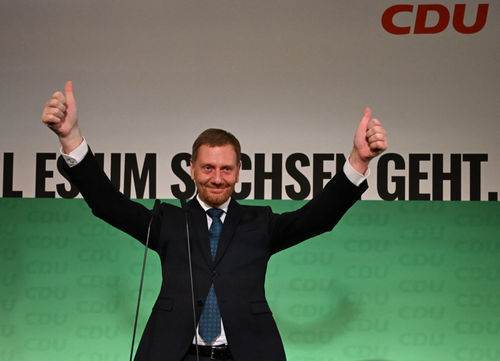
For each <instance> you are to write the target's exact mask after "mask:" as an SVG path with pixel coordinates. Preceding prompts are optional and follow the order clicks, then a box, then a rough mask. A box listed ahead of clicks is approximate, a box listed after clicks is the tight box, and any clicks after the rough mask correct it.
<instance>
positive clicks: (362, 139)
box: [349, 108, 387, 174]
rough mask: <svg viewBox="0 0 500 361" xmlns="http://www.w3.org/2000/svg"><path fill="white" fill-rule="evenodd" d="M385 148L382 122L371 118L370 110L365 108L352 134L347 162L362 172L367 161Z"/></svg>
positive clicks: (385, 137)
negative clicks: (350, 150) (351, 143)
mask: <svg viewBox="0 0 500 361" xmlns="http://www.w3.org/2000/svg"><path fill="white" fill-rule="evenodd" d="M386 149H387V135H386V131H385V129H384V127H382V124H381V123H380V122H379V121H378V120H377V119H374V118H372V111H371V109H370V108H366V109H365V112H364V114H363V117H362V119H361V122H360V123H359V125H358V128H357V130H356V134H355V135H354V146H353V149H352V152H351V155H350V156H349V163H351V165H352V166H353V168H354V169H356V170H357V171H358V172H359V173H362V174H364V173H365V172H366V170H367V169H368V163H370V160H372V159H373V158H375V157H376V156H377V155H379V154H380V153H382V152H383V151H385V150H386Z"/></svg>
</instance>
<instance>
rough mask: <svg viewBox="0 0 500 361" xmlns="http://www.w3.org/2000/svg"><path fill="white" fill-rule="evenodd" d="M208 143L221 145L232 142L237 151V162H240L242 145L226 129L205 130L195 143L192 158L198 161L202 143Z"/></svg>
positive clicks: (214, 145)
mask: <svg viewBox="0 0 500 361" xmlns="http://www.w3.org/2000/svg"><path fill="white" fill-rule="evenodd" d="M204 144H206V145H208V146H210V147H221V146H223V145H227V144H230V145H232V146H233V148H234V151H235V152H236V164H239V163H240V160H241V145H240V142H239V141H238V139H237V138H236V137H235V136H234V135H232V134H231V133H229V132H228V131H226V130H224V129H216V128H210V129H207V130H205V131H203V132H202V133H201V134H200V135H199V136H198V138H196V140H195V141H194V143H193V149H192V153H191V160H192V161H193V162H195V161H196V157H197V155H198V149H199V148H200V147H201V146H202V145H204Z"/></svg>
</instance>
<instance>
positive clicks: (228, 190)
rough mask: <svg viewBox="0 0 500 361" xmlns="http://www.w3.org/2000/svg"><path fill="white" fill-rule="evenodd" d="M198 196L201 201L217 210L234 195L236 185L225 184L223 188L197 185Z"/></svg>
mask: <svg viewBox="0 0 500 361" xmlns="http://www.w3.org/2000/svg"><path fill="white" fill-rule="evenodd" d="M196 187H197V188H198V195H199V197H200V199H201V200H202V201H203V202H205V203H206V204H207V205H209V206H210V207H214V208H217V207H219V206H220V205H221V204H223V203H224V202H226V201H227V200H228V199H229V197H231V194H233V190H234V185H229V184H224V185H221V186H218V187H216V186H213V185H210V184H201V183H197V184H196Z"/></svg>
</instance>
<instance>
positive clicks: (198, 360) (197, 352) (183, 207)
mask: <svg viewBox="0 0 500 361" xmlns="http://www.w3.org/2000/svg"><path fill="white" fill-rule="evenodd" d="M180 201H181V208H182V210H183V211H184V218H185V220H186V238H187V251H188V263H189V280H190V282H191V304H192V307H193V329H194V342H195V348H196V360H197V361H200V354H199V351H198V332H197V330H196V307H195V303H194V282H193V263H192V260H191V239H190V237H189V220H188V211H187V207H186V200H185V199H184V198H181V199H180Z"/></svg>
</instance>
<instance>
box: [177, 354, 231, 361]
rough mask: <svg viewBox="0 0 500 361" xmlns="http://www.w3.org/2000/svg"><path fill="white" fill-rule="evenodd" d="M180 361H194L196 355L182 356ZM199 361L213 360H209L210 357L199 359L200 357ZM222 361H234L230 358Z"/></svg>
mask: <svg viewBox="0 0 500 361" xmlns="http://www.w3.org/2000/svg"><path fill="white" fill-rule="evenodd" d="M182 361H196V355H190V354H187V355H186V356H184V358H183V359H182ZM200 361H213V360H210V357H201V356H200ZM224 361H234V360H233V359H232V358H228V359H226V360H224Z"/></svg>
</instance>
